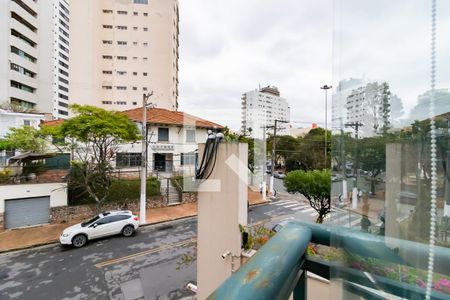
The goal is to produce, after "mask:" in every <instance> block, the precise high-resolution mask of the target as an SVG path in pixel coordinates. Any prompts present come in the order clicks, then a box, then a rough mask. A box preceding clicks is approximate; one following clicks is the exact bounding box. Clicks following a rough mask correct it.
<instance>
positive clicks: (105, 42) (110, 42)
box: [103, 40, 112, 45]
mask: <svg viewBox="0 0 450 300" xmlns="http://www.w3.org/2000/svg"><path fill="white" fill-rule="evenodd" d="M103 44H109V45H111V44H112V41H111V40H103Z"/></svg>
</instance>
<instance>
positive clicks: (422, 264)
mask: <svg viewBox="0 0 450 300" xmlns="http://www.w3.org/2000/svg"><path fill="white" fill-rule="evenodd" d="M310 242H311V243H316V244H321V245H325V246H331V245H339V247H341V248H343V249H344V250H346V252H347V253H350V254H354V255H358V256H360V257H363V258H372V259H380V260H382V261H384V262H390V263H393V264H398V265H400V266H402V265H403V266H409V267H414V268H421V269H426V268H427V262H428V255H429V253H428V250H429V248H428V245H425V244H420V243H416V242H410V241H405V240H399V239H395V238H387V237H381V236H374V235H371V234H367V233H362V232H358V231H354V230H350V229H345V228H339V227H330V226H325V225H318V224H312V223H304V222H291V223H289V224H288V225H287V226H286V227H284V228H283V229H282V230H281V231H280V232H279V233H277V234H276V235H275V236H274V237H273V238H272V239H270V240H269V241H268V242H267V244H265V245H264V246H263V247H262V248H261V249H260V250H259V251H258V253H257V254H256V255H255V256H254V257H253V258H252V259H251V260H250V261H249V262H247V263H246V264H245V265H243V266H242V267H241V268H240V269H239V271H237V272H236V273H234V274H233V275H232V276H231V277H229V278H228V279H227V280H226V281H225V282H224V283H223V284H222V285H221V286H220V287H219V288H218V289H217V290H216V291H215V292H214V293H213V294H212V295H210V296H209V297H208V299H236V300H237V299H288V298H289V296H290V295H291V294H293V296H294V299H295V300H297V299H306V272H307V271H309V272H312V273H314V274H317V275H319V276H321V277H323V278H326V279H330V269H333V276H334V277H333V279H337V278H340V279H343V280H344V284H343V286H344V289H346V290H347V291H350V292H351V293H353V294H356V295H360V296H362V297H363V298H365V299H385V297H384V296H381V295H382V293H381V292H380V293H378V292H377V290H382V291H383V293H388V294H391V295H395V296H397V297H401V298H406V299H424V297H425V288H421V287H419V286H415V285H411V284H408V283H405V282H401V281H397V280H394V279H390V278H388V277H383V276H379V275H375V274H369V273H368V272H366V271H364V270H358V269H354V268H350V267H347V266H345V265H344V264H342V263H338V262H333V261H326V260H323V259H317V258H316V257H309V256H306V249H307V247H308V244H309V243H310ZM398 249H401V251H400V252H401V254H399V250H398ZM404 257H408V258H413V259H409V260H408V261H407V262H405V260H404V259H403V258H404ZM434 266H435V267H434V271H435V272H436V273H440V274H444V275H448V274H449V273H450V249H447V248H442V247H436V248H435V251H434ZM431 299H449V295H448V294H444V293H441V292H438V291H436V290H433V291H432V292H431Z"/></svg>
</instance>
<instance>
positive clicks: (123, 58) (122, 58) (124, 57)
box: [117, 56, 127, 60]
mask: <svg viewBox="0 0 450 300" xmlns="http://www.w3.org/2000/svg"><path fill="white" fill-rule="evenodd" d="M117 59H118V60H127V57H126V56H117Z"/></svg>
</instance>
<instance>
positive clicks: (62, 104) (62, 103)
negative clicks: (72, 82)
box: [58, 101, 69, 108]
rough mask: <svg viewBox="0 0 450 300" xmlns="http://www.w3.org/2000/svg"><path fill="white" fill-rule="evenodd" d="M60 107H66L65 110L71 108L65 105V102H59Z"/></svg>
mask: <svg viewBox="0 0 450 300" xmlns="http://www.w3.org/2000/svg"><path fill="white" fill-rule="evenodd" d="M58 105H59V106H62V107H65V108H68V107H69V104H67V103H64V102H61V101H58Z"/></svg>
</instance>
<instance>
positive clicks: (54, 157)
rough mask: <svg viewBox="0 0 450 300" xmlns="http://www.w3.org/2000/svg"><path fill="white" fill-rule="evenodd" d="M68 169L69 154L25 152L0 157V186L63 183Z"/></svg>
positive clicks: (65, 180)
mask: <svg viewBox="0 0 450 300" xmlns="http://www.w3.org/2000/svg"><path fill="white" fill-rule="evenodd" d="M69 168H70V155H69V154H55V153H46V154H41V153H32V152H27V153H23V154H19V155H15V156H9V155H4V156H0V185H17V184H35V183H64V182H67V176H68V174H69Z"/></svg>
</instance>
